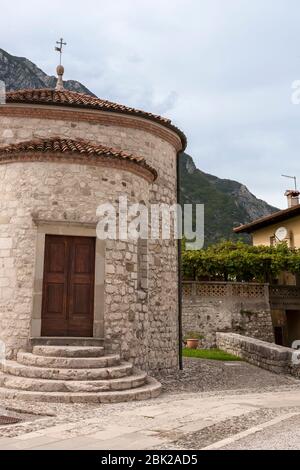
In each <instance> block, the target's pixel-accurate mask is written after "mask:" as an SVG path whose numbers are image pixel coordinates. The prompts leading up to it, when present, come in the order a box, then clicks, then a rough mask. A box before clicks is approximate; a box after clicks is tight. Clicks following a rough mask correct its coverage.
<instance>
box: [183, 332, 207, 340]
mask: <svg viewBox="0 0 300 470" xmlns="http://www.w3.org/2000/svg"><path fill="white" fill-rule="evenodd" d="M203 338H204V336H203V335H201V334H200V333H198V332H197V331H188V332H187V333H186V335H185V336H184V341H186V340H188V339H203Z"/></svg>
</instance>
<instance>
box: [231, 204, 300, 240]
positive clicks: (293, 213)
mask: <svg viewBox="0 0 300 470" xmlns="http://www.w3.org/2000/svg"><path fill="white" fill-rule="evenodd" d="M297 216H300V204H298V205H297V206H294V207H289V208H288V209H284V210H282V211H277V212H274V213H273V214H270V215H267V216H265V217H261V218H260V219H257V220H254V221H253V222H250V223H249V224H245V225H241V226H240V227H236V228H234V229H233V231H234V232H235V233H252V232H255V231H256V230H259V229H260V228H263V227H268V226H269V225H275V224H277V223H279V222H284V221H285V220H288V219H291V218H293V217H297Z"/></svg>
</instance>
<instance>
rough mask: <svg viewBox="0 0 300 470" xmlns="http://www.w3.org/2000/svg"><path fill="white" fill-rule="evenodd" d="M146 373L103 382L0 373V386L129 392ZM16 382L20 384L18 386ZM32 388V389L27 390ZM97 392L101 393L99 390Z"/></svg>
mask: <svg viewBox="0 0 300 470" xmlns="http://www.w3.org/2000/svg"><path fill="white" fill-rule="evenodd" d="M147 377H148V376H147V373H146V372H142V371H141V370H138V369H136V370H134V373H133V374H132V375H127V376H125V377H121V378H117V379H106V380H105V379H104V380H100V379H99V380H97V379H96V380H72V381H70V380H53V379H39V378H31V377H21V376H15V375H11V374H7V373H5V372H0V386H1V387H4V388H8V389H16V390H20V391H33V392H34V391H38V392H43V390H36V389H35V388H34V387H36V388H43V387H45V389H46V388H47V386H49V387H50V388H51V387H53V386H54V390H45V392H49V393H56V392H61V393H66V392H72V390H68V388H69V387H70V388H72V387H74V389H76V387H78V388H79V387H80V386H82V387H87V388H88V387H89V386H90V387H91V390H82V391H81V392H80V390H73V392H77V393H96V392H97V391H96V390H92V387H97V386H98V387H99V388H101V386H103V387H107V389H106V390H103V392H104V391H118V390H130V389H133V388H137V387H141V386H142V385H143V384H144V383H145V382H146V380H147ZM10 381H11V382H12V383H14V386H10V385H9V382H10ZM18 382H20V383H19V384H18ZM22 384H24V385H25V387H28V388H22V387H21V385H22ZM55 386H58V387H59V386H62V387H66V389H65V390H60V391H59V390H55ZM29 387H32V388H29ZM98 392H101V390H99V391H98Z"/></svg>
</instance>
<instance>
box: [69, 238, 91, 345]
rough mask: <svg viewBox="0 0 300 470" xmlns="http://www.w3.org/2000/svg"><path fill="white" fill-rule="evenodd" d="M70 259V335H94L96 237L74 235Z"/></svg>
mask: <svg viewBox="0 0 300 470" xmlns="http://www.w3.org/2000/svg"><path fill="white" fill-rule="evenodd" d="M70 260H71V263H70V292H69V332H70V334H69V335H70V336H92V335H93V317H94V315H93V311H94V275H95V239H94V238H84V237H74V238H73V243H72V246H71V256H70Z"/></svg>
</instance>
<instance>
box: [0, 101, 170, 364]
mask: <svg viewBox="0 0 300 470" xmlns="http://www.w3.org/2000/svg"><path fill="white" fill-rule="evenodd" d="M43 108H45V107H43ZM24 109H25V110H26V107H24ZM52 109H53V107H52ZM42 111H43V113H42ZM42 111H41V113H42V114H43V115H45V112H44V111H45V110H44V109H43V110H42ZM24 114H25V113H24ZM103 114H104V115H105V113H103ZM107 114H108V113H107ZM128 119H131V118H130V117H128ZM49 136H60V137H69V138H73V139H76V138H83V139H87V140H90V141H93V142H96V143H102V144H104V145H107V146H111V147H115V148H119V149H122V150H125V151H128V152H132V153H135V154H139V155H142V156H144V157H145V158H146V159H147V161H148V162H149V163H150V164H151V165H153V167H154V168H155V169H156V170H157V171H158V179H157V180H156V182H155V183H154V184H152V185H150V188H149V187H148V184H147V183H145V181H144V180H141V181H142V183H141V181H140V180H139V178H137V177H134V176H133V175H131V176H130V177H129V176H128V175H129V174H128V175H127V176H126V175H124V174H122V173H117V172H116V171H114V170H109V169H103V168H102V169H101V170H100V169H98V170H96V169H95V168H93V167H89V168H87V167H85V166H84V165H68V164H60V165H54V166H53V165H52V164H47V163H14V164H11V165H2V166H0V194H1V200H0V207H1V211H0V259H1V261H0V266H1V274H0V330H1V335H2V337H4V338H5V339H6V341H7V345H8V354H9V355H10V356H12V355H15V353H16V351H17V350H18V349H19V348H22V347H26V345H28V339H29V337H30V325H29V324H30V315H31V301H32V288H33V286H32V284H33V266H34V256H35V251H34V250H35V240H36V227H35V226H34V224H33V223H32V219H31V215H30V214H31V212H32V211H34V212H35V213H37V214H39V216H40V217H41V218H46V219H49V220H50V219H56V220H69V221H72V220H73V221H74V220H76V221H77V222H85V221H91V220H94V219H95V210H96V206H97V205H98V204H99V203H101V202H103V199H106V200H107V199H110V198H114V199H115V198H116V196H117V195H120V194H124V193H125V194H128V195H129V196H130V197H131V199H132V201H133V200H134V202H139V201H141V200H145V201H148V202H149V203H150V202H152V203H161V202H164V203H167V204H174V203H175V202H176V154H177V150H176V149H175V147H174V146H173V145H172V144H171V143H170V142H168V141H165V140H163V139H162V138H161V137H159V136H157V135H154V134H152V133H150V132H147V131H146V130H143V129H135V128H133V127H128V128H126V127H123V126H118V125H112V124H109V125H105V124H97V123H95V122H93V123H90V122H81V121H80V117H79V114H78V112H74V119H72V120H71V119H70V121H66V120H60V119H56V120H47V119H46V118H45V117H43V118H42V117H41V118H40V119H36V118H34V119H33V118H30V112H29V111H28V110H26V117H23V118H21V117H7V116H6V117H3V116H1V112H0V145H1V144H2V145H4V144H9V143H17V142H20V141H24V140H30V139H32V138H45V137H49ZM123 182H125V183H126V186H124V185H123ZM145 188H146V189H145ZM145 193H146V194H145ZM116 248H117V249H116ZM129 258H130V259H129ZM106 262H107V266H109V268H108V271H107V272H106V277H105V294H106V299H107V300H106V303H105V329H106V335H107V339H108V340H109V341H110V345H111V348H112V349H113V350H117V349H118V350H119V351H120V352H121V354H122V356H123V357H124V358H126V359H130V360H133V362H134V363H135V364H137V365H138V366H140V367H143V368H145V369H148V370H157V369H161V368H164V369H172V368H174V367H177V365H178V321H177V316H178V313H177V301H178V288H177V269H178V263H177V246H176V242H175V241H174V240H163V241H161V240H158V241H149V243H148V263H149V264H148V291H147V292H146V293H145V292H142V291H138V290H137V289H136V280H137V252H136V246H127V245H126V243H123V242H119V244H117V246H115V245H111V244H109V243H108V244H107V248H106ZM126 266H127V268H129V271H127V268H126ZM129 266H130V267H129Z"/></svg>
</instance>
